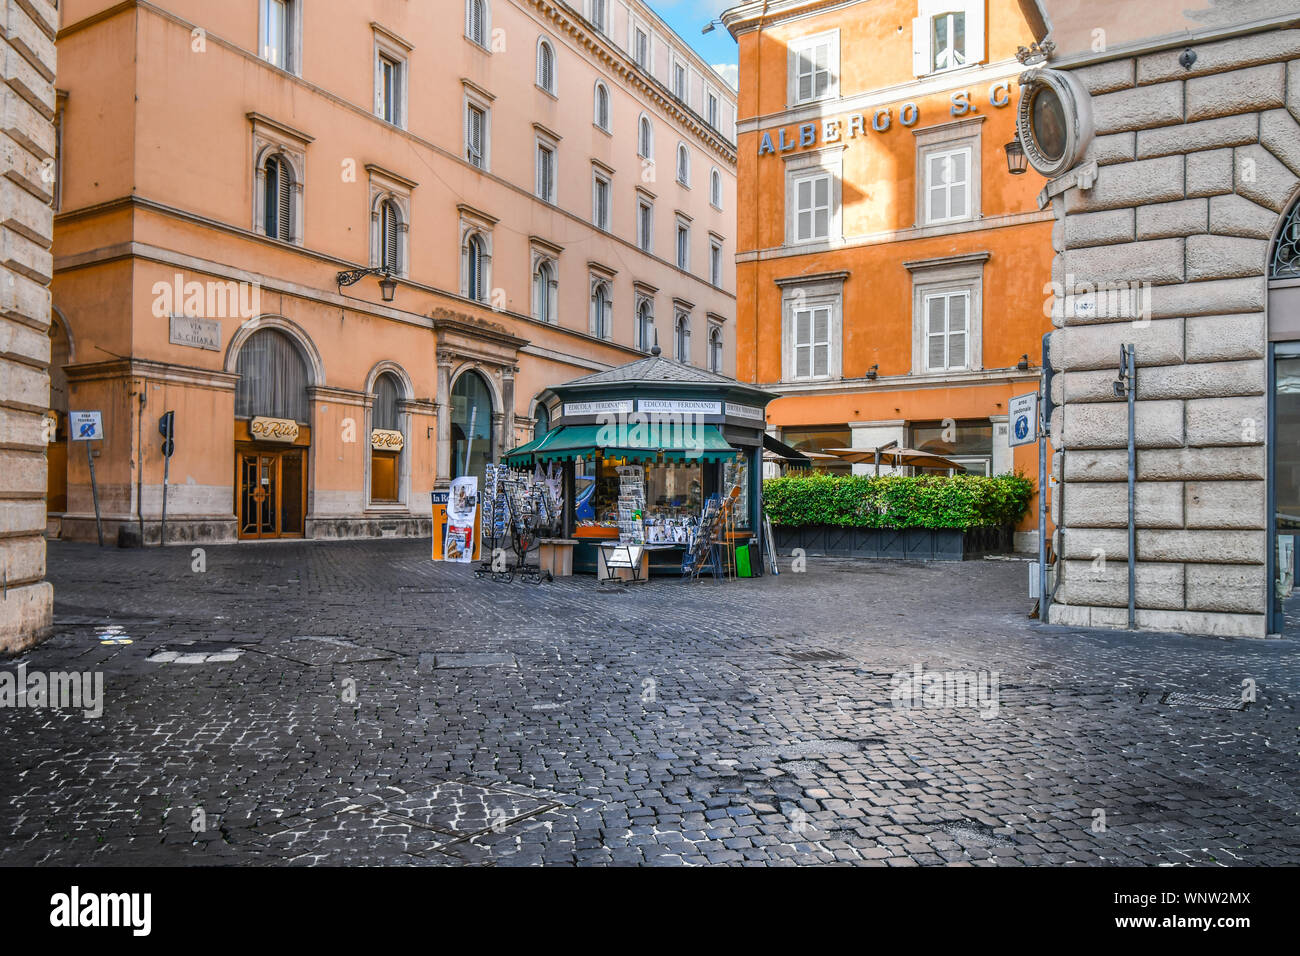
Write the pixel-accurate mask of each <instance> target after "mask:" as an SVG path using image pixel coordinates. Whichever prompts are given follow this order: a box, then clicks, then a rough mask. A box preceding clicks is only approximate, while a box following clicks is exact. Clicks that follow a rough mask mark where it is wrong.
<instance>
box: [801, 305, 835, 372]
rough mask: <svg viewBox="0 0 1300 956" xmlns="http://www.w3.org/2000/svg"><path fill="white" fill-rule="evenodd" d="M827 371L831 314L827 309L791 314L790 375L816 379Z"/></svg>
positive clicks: (806, 310)
mask: <svg viewBox="0 0 1300 956" xmlns="http://www.w3.org/2000/svg"><path fill="white" fill-rule="evenodd" d="M830 371H831V310H830V307H829V306H816V307H814V308H811V309H795V311H794V374H795V377H796V378H817V377H820V376H826V375H829V374H830Z"/></svg>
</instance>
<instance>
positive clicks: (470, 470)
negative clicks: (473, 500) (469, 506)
mask: <svg viewBox="0 0 1300 956" xmlns="http://www.w3.org/2000/svg"><path fill="white" fill-rule="evenodd" d="M451 407H452V408H451V477H452V478H460V477H463V476H465V475H474V476H476V477H477V478H478V480H479V487H482V486H483V476H484V475H485V474H486V469H485V468H484V466H485V465H486V464H487V463H488V462H489V461H491V460H492V394H491V392H489V391H488V386H487V382H485V381H483V376H481V375H479V374H478V373H477V372H473V371H470V372H466V373H465V374H463V375H461V377H460V378H458V379H456V384H455V385H453V386H452V389H451ZM471 425H472V426H473V427H472V430H473V434H472V435H471ZM466 449H468V450H469V463H468V467H467V466H466V459H465V452H466Z"/></svg>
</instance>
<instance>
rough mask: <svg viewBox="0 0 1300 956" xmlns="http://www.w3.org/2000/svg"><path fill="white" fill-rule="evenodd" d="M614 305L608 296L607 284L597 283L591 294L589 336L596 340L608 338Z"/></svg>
mask: <svg viewBox="0 0 1300 956" xmlns="http://www.w3.org/2000/svg"><path fill="white" fill-rule="evenodd" d="M613 311H614V305H613V302H612V301H611V299H610V296H609V284H608V283H605V282H600V283H597V285H596V288H595V289H594V290H593V291H592V293H591V334H592V335H594V336H596V337H597V338H602V339H607V338H609V337H610V334H611V332H612V327H613Z"/></svg>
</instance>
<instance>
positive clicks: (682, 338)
mask: <svg viewBox="0 0 1300 956" xmlns="http://www.w3.org/2000/svg"><path fill="white" fill-rule="evenodd" d="M673 348H674V354H675V357H676V359H677V361H679V362H689V361H690V360H691V320H690V319H689V318H688V317H687V315H686V313H685V312H678V313H677V318H676V320H675V321H674V322H673Z"/></svg>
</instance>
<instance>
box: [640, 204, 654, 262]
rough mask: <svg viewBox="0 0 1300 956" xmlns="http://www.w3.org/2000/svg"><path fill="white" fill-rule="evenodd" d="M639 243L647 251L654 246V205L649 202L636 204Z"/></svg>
mask: <svg viewBox="0 0 1300 956" xmlns="http://www.w3.org/2000/svg"><path fill="white" fill-rule="evenodd" d="M636 220H637V222H636V236H637V245H639V246H640V247H641V249H642V250H643V251H645V252H651V251H652V250H653V247H654V207H653V206H651V205H650V204H649V203H648V202H639V203H637V206H636Z"/></svg>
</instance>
